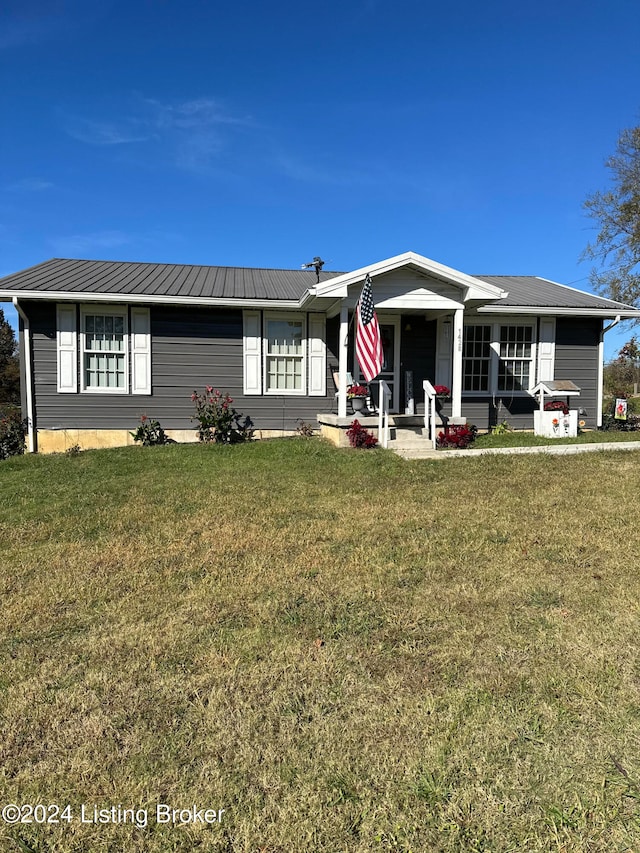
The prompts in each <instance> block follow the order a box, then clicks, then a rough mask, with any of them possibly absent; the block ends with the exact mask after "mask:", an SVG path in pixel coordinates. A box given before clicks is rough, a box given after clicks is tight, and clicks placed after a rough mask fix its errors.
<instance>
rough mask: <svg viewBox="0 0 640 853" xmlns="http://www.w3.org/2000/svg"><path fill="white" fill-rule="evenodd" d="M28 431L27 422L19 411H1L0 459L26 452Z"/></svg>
mask: <svg viewBox="0 0 640 853" xmlns="http://www.w3.org/2000/svg"><path fill="white" fill-rule="evenodd" d="M26 433H27V422H26V421H23V420H22V418H21V417H20V413H19V412H16V411H13V412H5V413H4V414H3V413H2V412H0V459H8V458H9V456H20V454H22V453H24V448H25V435H26Z"/></svg>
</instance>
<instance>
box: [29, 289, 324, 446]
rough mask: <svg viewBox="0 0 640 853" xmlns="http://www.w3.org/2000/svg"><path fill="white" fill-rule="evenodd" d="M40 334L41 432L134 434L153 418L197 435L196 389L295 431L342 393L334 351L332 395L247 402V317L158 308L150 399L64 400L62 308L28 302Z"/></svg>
mask: <svg viewBox="0 0 640 853" xmlns="http://www.w3.org/2000/svg"><path fill="white" fill-rule="evenodd" d="M24 308H25V310H26V312H27V315H28V316H29V318H30V321H31V329H32V335H33V361H34V375H35V377H36V379H35V408H36V415H37V426H38V428H39V429H74V428H75V429H131V430H133V429H134V428H135V426H136V424H137V422H138V419H139V418H140V415H142V414H146V415H147V416H148V417H150V418H155V419H157V420H159V421H160V423H161V424H162V426H163V427H164V428H165V429H193V428H194V427H195V424H194V422H193V421H191V419H190V418H191V415H192V414H193V411H194V409H193V403H192V402H191V394H192V393H193V391H194V390H196V391H200V392H202V391H204V388H205V386H206V385H212V386H213V387H214V388H219V389H220V390H221V391H223V392H228V393H229V394H230V395H231V396H232V398H233V400H234V404H233V405H234V407H235V408H236V409H237V410H238V412H240V413H241V414H243V415H248V416H249V417H250V418H251V420H252V421H253V423H254V426H255V427H256V429H287V430H291V429H295V428H296V426H297V420H298V418H301V419H302V420H304V421H307V422H309V423H312V424H313V425H314V426H315V425H316V421H315V419H316V415H317V414H318V412H323V411H325V412H326V411H330V409H331V406H332V404H333V401H334V387H333V381H332V378H331V375H330V365H331V363H333V362H334V361H335V356H334V355H333V353H332V352H331V351H330V348H329V347H328V351H327V395H326V396H325V397H296V396H287V395H281V396H278V395H269V396H266V395H264V396H253V395H251V396H247V397H245V396H244V395H243V393H242V388H243V377H242V370H243V367H242V365H243V344H242V332H243V327H242V311H241V310H240V309H221V308H211V309H208V308H198V309H193V308H188V307H187V308H182V307H176V308H173V307H172V308H165V307H157V306H151V309H150V314H151V365H152V367H151V375H152V393H151V394H150V395H146V394H145V395H132V394H91V393H77V394H59V393H58V391H57V368H56V364H57V353H56V305H55V303H53V302H47V303H42V302H31V303H25V304H24Z"/></svg>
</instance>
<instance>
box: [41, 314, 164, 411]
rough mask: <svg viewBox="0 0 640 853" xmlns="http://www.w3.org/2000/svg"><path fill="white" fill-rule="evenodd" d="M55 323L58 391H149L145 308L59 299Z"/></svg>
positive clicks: (143, 392) (146, 315) (149, 379)
mask: <svg viewBox="0 0 640 853" xmlns="http://www.w3.org/2000/svg"><path fill="white" fill-rule="evenodd" d="M56 323H57V328H56V342H57V374H58V383H57V387H58V392H59V393H61V394H62V393H64V394H77V393H78V391H80V392H82V393H86V394H93V393H97V394H151V322H150V310H149V308H146V307H144V306H141V305H135V306H134V305H131V306H127V305H98V304H93V305H90V304H86V305H81V306H77V305H74V304H73V303H60V304H59V305H58V306H57V310H56Z"/></svg>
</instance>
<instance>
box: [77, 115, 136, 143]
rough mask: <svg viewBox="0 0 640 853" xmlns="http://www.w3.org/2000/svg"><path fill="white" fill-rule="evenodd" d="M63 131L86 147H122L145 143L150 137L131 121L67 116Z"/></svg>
mask: <svg viewBox="0 0 640 853" xmlns="http://www.w3.org/2000/svg"><path fill="white" fill-rule="evenodd" d="M65 130H66V132H67V133H68V134H69V136H71V137H73V138H74V139H77V140H78V142H85V143H86V144H87V145H124V144H128V143H131V142H146V140H148V139H149V137H150V133H145V132H141V129H140V128H139V127H135V126H134V124H133V122H132V121H128V122H127V121H124V122H120V123H117V122H108V121H95V120H93V119H87V118H80V117H79V116H68V117H67V119H66V126H65Z"/></svg>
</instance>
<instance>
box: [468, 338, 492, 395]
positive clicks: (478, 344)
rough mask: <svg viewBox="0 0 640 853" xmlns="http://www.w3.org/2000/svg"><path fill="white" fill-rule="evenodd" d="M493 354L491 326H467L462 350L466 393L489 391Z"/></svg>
mask: <svg viewBox="0 0 640 853" xmlns="http://www.w3.org/2000/svg"><path fill="white" fill-rule="evenodd" d="M491 352H492V351H491V326H490V325H489V326H479V325H478V326H465V328H464V346H463V350H462V364H463V383H462V389H463V390H464V391H488V390H489V375H490V368H491Z"/></svg>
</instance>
